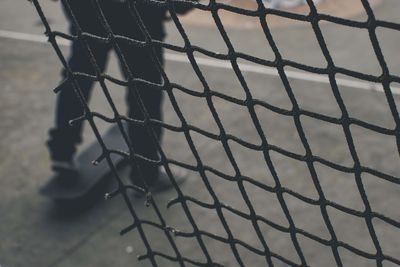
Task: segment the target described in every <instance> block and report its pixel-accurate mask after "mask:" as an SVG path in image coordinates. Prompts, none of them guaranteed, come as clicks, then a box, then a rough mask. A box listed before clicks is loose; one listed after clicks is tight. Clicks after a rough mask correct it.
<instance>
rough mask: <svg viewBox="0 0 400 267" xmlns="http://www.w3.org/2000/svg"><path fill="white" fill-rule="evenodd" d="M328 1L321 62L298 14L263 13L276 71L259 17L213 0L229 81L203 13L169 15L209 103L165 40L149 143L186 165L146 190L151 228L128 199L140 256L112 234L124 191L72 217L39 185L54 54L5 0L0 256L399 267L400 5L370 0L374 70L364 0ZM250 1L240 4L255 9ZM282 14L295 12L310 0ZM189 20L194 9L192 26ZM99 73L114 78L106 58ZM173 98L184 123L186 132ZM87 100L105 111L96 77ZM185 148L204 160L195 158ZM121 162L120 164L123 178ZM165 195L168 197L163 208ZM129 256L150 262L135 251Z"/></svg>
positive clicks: (24, 9) (129, 237) (174, 38)
mask: <svg viewBox="0 0 400 267" xmlns="http://www.w3.org/2000/svg"><path fill="white" fill-rule="evenodd" d="M211 2H212V1H211ZM217 2H219V1H217ZM254 2H255V1H254ZM326 2H329V0H326ZM334 2H335V1H333V0H332V1H331V3H321V4H320V5H317V10H319V9H318V8H326V9H323V10H324V12H325V13H326V12H329V11H331V12H333V13H332V14H329V15H332V16H336V17H340V18H341V19H340V20H338V21H336V20H332V19H330V17H328V16H326V17H323V18H322V21H320V22H319V23H318V29H319V31H320V34H321V35H322V36H323V40H325V42H326V49H327V51H329V55H330V56H331V59H332V61H333V62H334V66H335V67H334V68H332V66H330V68H331V69H328V68H327V66H328V64H327V54H326V53H324V50H323V49H321V37H320V38H317V37H316V33H315V27H317V25H316V24H314V29H313V27H312V24H311V23H310V22H301V21H298V20H294V19H292V18H284V19H282V18H276V17H279V14H280V13H279V14H270V15H268V16H267V17H268V19H271V25H272V26H271V28H270V29H269V32H270V33H271V36H272V38H273V40H274V43H275V44H276V47H277V48H278V49H279V53H280V54H281V56H282V59H283V61H282V62H285V63H284V67H282V65H279V64H278V65H279V66H278V68H277V67H276V66H275V65H276V62H278V63H279V60H278V61H275V59H276V50H274V48H273V47H272V48H271V43H270V42H269V41H268V38H267V37H266V34H265V32H264V31H263V28H262V27H261V26H260V25H259V23H257V18H250V19H246V20H243V21H239V23H235V21H234V20H233V21H232V14H230V13H229V12H228V11H226V10H224V9H222V11H220V12H219V14H220V15H221V22H222V24H224V23H226V24H227V25H228V26H227V27H226V28H225V30H226V33H227V36H229V40H230V41H231V43H232V46H233V47H234V49H235V51H236V52H237V53H241V55H247V56H245V57H240V56H239V57H237V58H235V60H234V62H237V69H238V70H240V74H241V75H242V76H240V75H239V77H238V73H237V72H236V73H235V67H232V64H231V61H230V60H231V59H232V58H229V54H228V52H229V51H228V48H227V45H226V43H225V42H226V41H224V40H223V38H222V37H221V34H220V32H219V31H218V27H216V26H215V23H210V21H211V22H212V16H211V14H210V11H199V10H196V11H194V12H193V14H189V15H188V16H187V17H185V18H182V24H183V27H184V29H185V32H186V33H187V35H188V38H189V40H190V42H191V44H192V45H193V46H197V47H200V48H202V49H204V50H206V51H212V52H213V53H203V52H204V51H203V50H202V51H203V52H202V51H195V52H194V54H193V56H194V59H195V61H196V62H197V64H198V68H199V69H198V71H200V72H201V73H202V75H203V77H204V79H205V81H206V82H207V86H208V88H209V89H210V90H211V91H212V92H213V93H212V96H211V97H210V99H211V102H212V105H213V107H214V110H211V109H210V106H209V103H208V102H207V98H206V97H205V95H204V87H205V86H204V81H202V80H201V79H199V75H198V72H196V71H195V70H194V68H193V67H192V64H190V63H189V62H188V56H187V55H186V54H185V53H181V52H177V51H171V50H169V49H166V54H165V58H166V65H165V72H166V75H167V76H168V78H169V80H170V82H171V83H173V84H179V85H181V87H180V88H181V89H179V88H174V89H173V90H172V95H173V98H174V101H171V96H170V95H168V94H167V93H166V92H165V95H164V106H163V110H164V122H165V123H166V124H168V125H170V126H174V127H169V128H166V129H164V137H163V141H162V149H163V151H164V152H165V155H166V157H167V158H168V160H169V164H168V165H170V166H173V167H174V168H185V169H187V170H188V171H189V176H188V181H187V182H186V183H184V184H183V185H181V186H180V190H181V192H180V193H179V192H178V191H177V190H175V189H172V190H169V191H167V192H164V193H160V194H155V195H154V203H156V206H157V208H158V209H159V210H160V213H161V215H162V218H163V220H164V221H165V223H160V220H159V218H158V216H157V214H156V212H155V209H154V207H153V205H150V206H149V207H147V206H146V205H145V203H144V202H145V199H143V198H142V199H137V198H135V197H134V196H133V194H128V197H129V202H130V203H131V204H132V207H133V209H134V211H135V214H137V216H138V217H139V218H140V221H142V222H144V223H142V224H141V227H142V229H143V232H144V234H145V237H146V240H147V241H148V244H149V247H150V248H151V251H149V250H147V249H146V246H144V244H143V236H141V235H140V233H139V232H138V230H137V229H131V230H130V231H128V232H127V233H126V234H124V235H122V236H119V232H120V231H121V230H122V229H125V228H126V227H129V226H130V225H132V224H133V223H134V222H133V219H132V215H131V212H130V211H129V210H128V208H127V206H126V203H125V201H124V199H123V198H122V196H121V194H119V195H117V196H116V197H115V198H112V199H110V200H107V201H105V200H104V201H102V202H101V203H98V204H97V205H96V206H95V207H93V208H92V209H90V210H88V211H87V212H85V213H83V214H81V215H79V216H75V217H71V216H63V215H62V214H60V213H59V212H57V210H55V209H54V205H53V203H51V201H49V200H48V199H45V198H43V197H41V196H40V195H39V194H38V189H39V187H40V186H41V185H42V184H43V183H45V182H46V180H47V179H48V177H49V176H50V169H49V168H50V160H49V156H48V153H47V150H46V148H45V146H44V144H45V141H46V138H47V131H48V129H49V128H50V127H51V125H52V123H53V112H54V108H55V107H54V106H55V97H56V95H55V94H54V93H53V92H52V90H53V89H54V88H55V87H56V86H57V84H58V83H59V81H60V70H61V67H62V65H61V63H60V61H59V59H58V58H57V56H56V54H55V53H54V51H53V49H52V47H51V46H50V45H49V44H48V43H46V37H45V36H44V35H43V32H44V28H43V25H42V23H41V22H40V20H39V17H38V15H37V12H36V10H35V7H34V6H33V5H32V4H30V3H28V2H25V1H18V2H16V1H13V0H3V1H2V2H1V3H0V6H1V8H0V25H1V26H0V59H1V64H0V88H1V97H0V121H1V122H2V126H1V131H0V174H1V176H0V178H1V179H0V194H1V201H0V214H1V216H0V225H1V226H0V237H1V242H0V266H1V267H9V266H10V267H11V266H12V267H15V266H77V267H79V266H153V265H154V262H156V264H157V265H158V266H181V265H184V266H198V265H200V263H201V264H203V265H207V264H208V265H222V266H272V265H273V266H338V265H340V264H341V265H342V266H390V267H391V266H398V265H399V264H400V258H399V256H398V255H400V229H399V227H400V211H399V209H398V203H399V200H400V186H399V183H400V164H399V142H398V141H396V138H397V140H398V139H399V130H398V129H399V117H398V113H397V111H396V107H397V106H398V105H399V103H400V102H399V101H400V96H399V94H400V89H399V88H400V83H399V82H400V78H399V77H400V60H399V56H398V43H399V41H400V31H399V29H400V26H399V25H398V24H397V23H400V21H399V17H398V10H399V8H400V2H398V1H396V0H383V1H370V2H371V4H372V5H371V11H373V14H374V16H375V19H376V20H378V21H388V22H390V23H386V24H385V23H381V24H379V26H378V27H376V28H373V27H371V28H373V30H372V32H373V33H376V38H377V40H379V47H380V49H379V50H380V51H382V55H383V57H384V61H385V64H386V66H387V68H388V70H389V73H387V72H385V71H383V70H382V58H383V57H382V56H380V55H379V54H378V56H377V55H376V52H377V51H376V50H375V51H374V48H375V49H376V46H375V47H374V45H376V44H377V42H376V43H374V42H371V40H370V34H371V32H369V31H368V29H367V28H365V27H367V26H366V24H363V23H364V22H365V21H367V20H368V18H369V19H370V24H368V25H371V24H373V23H374V21H371V15H368V14H367V12H366V10H365V8H364V7H363V6H362V3H366V2H367V1H354V2H357V3H358V4H355V6H352V11H351V12H350V11H348V10H347V11H346V12H343V10H342V11H341V9H340V8H339V7H337V6H336V8H331V7H327V6H324V5H328V6H329V5H334ZM39 3H40V5H41V7H42V8H43V11H44V14H45V15H46V17H47V19H48V21H49V24H50V26H51V27H52V30H58V31H62V32H67V22H66V20H65V18H64V15H63V13H62V12H61V8H60V3H58V2H52V1H39ZM224 3H225V2H224ZM238 3H239V2H238V1H230V2H229V1H228V2H227V3H226V4H227V5H233V6H235V5H239V4H238ZM202 4H204V2H202ZM253 4H254V3H252V4H251V5H250V6H249V7H247V6H246V8H253V7H254V6H255V7H257V4H254V6H253ZM341 4H343V1H337V5H339V6H340V5H341ZM306 7H307V6H306ZM344 7H345V6H342V9H343V8H344ZM367 11H368V9H367ZM291 12H294V13H295V14H298V16H301V15H307V14H308V13H309V12H310V8H304V7H303V8H299V9H295V10H292V11H291ZM296 12H298V13H296ZM304 12H306V13H304ZM227 13H229V14H227ZM231 13H232V12H231ZM191 15H196V16H200V17H201V16H203V17H202V18H203V20H204V21H203V23H200V24H199V23H196V22H195V19H191V18H190V16H191ZM234 15H235V16H238V17H241V16H243V15H240V14H236V13H234ZM270 17H271V18H270ZM268 19H267V20H268ZM349 19H350V20H351V23H348V22H346V21H347V20H349ZM254 21H255V22H254ZM314 22H315V23H316V20H314ZM352 26H357V27H352ZM363 27H364V28H363ZM167 32H168V36H167V39H166V41H165V42H166V43H169V44H172V45H174V46H176V47H183V46H184V41H183V39H182V37H181V35H180V33H179V32H178V31H177V29H176V27H175V25H174V22H173V21H169V22H168V24H167ZM374 36H375V35H374ZM57 41H58V43H59V45H60V48H61V51H62V52H63V54H64V56H65V57H67V56H68V52H69V42H67V41H66V40H65V39H62V38H59V37H57ZM224 55H228V57H224ZM258 59H261V60H258ZM282 62H281V63H282ZM274 64H275V65H274ZM268 65H271V66H268ZM280 67H282V69H281V72H278V71H277V69H279V68H280ZM332 71H335V75H334V77H333V76H332V77H331V81H330V80H329V74H331V73H332ZM106 72H107V74H108V75H110V76H112V77H116V78H118V79H121V80H122V79H123V78H122V75H121V74H120V70H119V67H118V60H117V57H116V55H115V53H113V54H111V55H110V62H109V64H108V68H107V71H106ZM283 72H284V74H282V73H283ZM383 72H384V73H385V75H382V73H383ZM321 73H324V74H321ZM282 75H283V77H286V78H287V80H285V79H282ZM355 77H358V78H355ZM332 78H335V81H336V83H335V82H333V81H332ZM243 81H245V86H244V83H243ZM382 81H383V83H382ZM332 83H333V84H334V85H332ZM335 84H336V85H337V86H335ZM382 84H384V85H385V86H382ZM106 85H107V87H108V90H109V91H110V93H111V95H112V98H113V101H114V103H115V104H116V106H117V108H118V110H119V111H120V112H121V113H122V114H123V113H125V110H126V103H125V100H124V95H125V88H124V87H122V86H119V85H117V84H115V83H112V82H111V81H108V80H106ZM182 88H183V90H182ZM288 89H289V90H288ZM246 90H247V92H246ZM249 95H251V99H252V100H249ZM175 101H176V105H177V106H178V107H179V109H180V110H181V112H182V116H183V118H185V120H186V121H187V123H188V124H189V125H190V130H189V133H190V137H191V139H192V143H190V142H188V141H187V136H185V129H184V127H183V128H182V122H181V118H179V116H178V115H177V113H176V107H174V105H175ZM249 102H251V103H252V105H248V103H249ZM249 106H251V107H250V108H249ZM89 107H90V109H91V110H92V111H96V112H99V113H101V114H104V115H105V116H108V117H113V111H112V110H111V109H110V108H109V104H108V103H107V101H106V99H105V98H104V95H103V94H102V92H101V90H100V86H99V85H98V84H96V88H95V90H94V91H93V96H92V101H91V102H90V104H89ZM344 110H345V111H346V112H344ZM213 112H214V113H213ZM215 114H218V120H216V119H215ZM255 117H256V118H257V120H255V119H254V118H255ZM257 121H258V122H257ZM95 123H96V124H97V125H98V126H99V129H100V131H101V132H104V131H105V130H106V129H107V128H108V127H109V124H108V123H106V122H104V121H102V120H101V119H95ZM221 125H222V126H223V129H224V133H223V134H221V127H220V126H221ZM176 129H179V130H176ZM260 132H262V133H263V134H260ZM84 136H85V144H87V143H89V142H91V141H94V140H95V139H94V136H93V133H92V131H91V129H90V127H89V125H86V126H85V132H84ZM349 144H350V145H349ZM191 145H192V146H194V147H195V149H196V151H197V152H198V157H199V158H200V159H201V163H202V166H205V167H203V168H202V167H199V162H198V158H197V157H196V156H195V155H194V153H193V148H192V147H191ZM227 147H228V148H229V149H228V153H227ZM232 159H234V164H232ZM238 171H239V172H240V177H241V178H240V179H238V177H239V176H238ZM128 173H129V171H128V169H123V170H121V171H120V173H119V174H120V177H121V178H122V179H123V181H125V182H128ZM210 188H211V189H212V190H211V191H210ZM128 192H129V191H128ZM171 199H177V201H175V202H174V204H173V205H171V206H170V207H169V208H167V203H169V201H170V200H171ZM184 199H185V201H184ZM182 202H184V203H185V205H186V206H185V207H186V208H187V210H185V209H184V208H182ZM150 204H151V203H150ZM188 211H190V214H191V217H192V218H193V221H194V222H195V224H196V225H195V226H194V225H193V223H192V222H190V220H189V219H188V214H187V213H188ZM146 222H154V223H155V224H151V223H146ZM168 238H170V239H168ZM199 239H201V241H199ZM171 240H172V241H171ZM171 243H173V244H175V247H173V246H172V245H171ZM177 251H178V252H179V255H180V256H181V257H177ZM154 253H155V254H154ZM158 253H159V254H158ZM137 255H147V257H145V259H143V260H141V261H138V260H137ZM210 259H211V261H210ZM152 260H154V262H153V264H152ZM179 262H180V263H181V265H180V263H179ZM211 263H212V264H211Z"/></svg>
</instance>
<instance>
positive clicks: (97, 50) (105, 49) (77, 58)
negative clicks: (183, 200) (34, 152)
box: [47, 0, 164, 179]
mask: <svg viewBox="0 0 400 267" xmlns="http://www.w3.org/2000/svg"><path fill="white" fill-rule="evenodd" d="M89 3H90V1H86V0H85V1H82V0H71V1H70V4H71V8H72V9H73V11H74V15H75V17H76V18H77V20H78V22H79V25H80V27H81V28H82V30H83V31H84V32H88V33H90V34H94V35H97V36H102V37H105V36H107V34H106V32H105V30H104V29H103V28H102V24H101V22H100V20H99V19H98V18H97V17H96V15H95V11H94V10H93V8H92V7H91V5H90V4H89ZM102 10H103V12H104V13H105V16H106V17H107V20H108V22H109V23H110V25H111V28H112V30H113V32H114V33H115V34H118V35H123V36H127V37H129V38H132V39H136V40H143V36H142V35H141V34H140V31H139V30H138V28H137V26H136V24H135V22H134V21H133V19H132V18H131V17H130V15H129V14H128V11H127V9H126V7H125V6H124V5H123V4H120V3H113V2H111V1H108V2H107V1H104V3H102ZM141 12H142V14H141V15H142V17H143V18H146V19H147V21H145V23H147V25H146V26H147V29H148V31H149V32H150V34H151V35H152V38H155V39H159V40H161V39H162V38H163V37H164V36H163V25H162V20H163V16H162V12H159V13H160V14H159V15H158V16H159V18H158V17H157V13H154V11H153V12H152V13H151V12H148V11H146V10H145V9H143V10H141ZM146 12H148V14H147V16H146ZM150 14H151V15H150ZM155 14H156V16H155ZM71 34H73V35H74V34H76V29H75V27H74V26H71ZM89 45H90V48H91V50H92V52H93V55H94V58H95V60H96V62H97V65H98V67H99V68H100V70H101V71H102V72H103V71H104V69H105V66H106V62H107V57H108V53H109V52H110V50H111V49H112V47H111V45H107V44H101V43H99V42H96V41H94V40H90V39H89ZM119 45H120V48H121V50H122V53H123V55H124V57H125V59H126V61H127V64H128V65H129V68H130V71H131V72H132V73H133V75H134V77H135V78H140V79H144V80H147V81H150V82H153V83H158V84H159V83H161V76H160V73H159V72H158V71H157V69H156V67H155V65H154V63H153V62H152V61H151V58H150V57H149V56H148V53H147V51H146V50H145V49H143V48H136V47H134V46H131V45H128V44H127V43H123V42H119ZM156 53H157V56H158V57H159V59H160V60H161V62H163V60H162V50H161V48H158V49H157V50H156ZM68 63H69V66H70V68H71V69H72V71H74V72H82V73H87V74H90V75H94V74H95V72H94V68H93V66H92V65H91V63H90V61H89V59H88V57H87V53H86V48H85V47H84V46H82V45H81V44H80V43H79V42H74V43H73V45H72V53H71V56H70V58H69V61H68ZM122 70H123V69H122ZM124 75H125V77H126V76H127V73H125V72H124ZM64 78H65V74H64ZM78 84H79V87H80V89H81V90H82V92H83V94H84V97H85V98H86V101H89V99H90V93H91V90H92V86H93V81H91V80H89V79H87V78H83V77H79V78H78ZM64 87H65V88H63V89H62V90H61V92H60V93H59V94H58V98H57V106H56V120H55V127H54V128H52V129H51V130H50V132H49V140H48V143H47V144H48V147H49V150H50V155H51V158H52V159H53V160H61V161H70V160H72V158H73V156H74V153H75V151H76V146H77V144H79V143H80V142H81V139H82V122H78V123H75V124H74V125H73V126H70V125H69V121H70V120H71V119H74V118H77V117H79V116H81V115H82V114H83V108H82V106H81V104H80V103H79V101H78V98H77V96H76V94H75V92H74V90H73V88H72V86H71V85H70V84H68V83H67V84H65V85H64ZM133 90H134V89H133V88H128V92H127V95H126V101H127V104H128V107H129V114H128V115H129V117H131V118H133V119H138V120H143V114H142V112H141V111H140V108H139V104H138V101H137V99H136V97H135V94H134V92H133ZM138 90H139V94H140V97H141V99H142V101H143V103H144V105H145V107H146V109H147V112H148V113H149V115H150V117H151V118H152V119H157V120H161V101H162V93H161V91H160V90H158V89H155V88H151V87H150V86H145V85H143V84H140V85H138ZM153 129H154V130H155V132H156V134H157V136H158V138H159V139H160V138H161V128H160V127H158V126H153ZM129 136H130V139H131V143H132V145H133V148H134V150H135V152H136V153H138V154H140V155H143V156H145V157H148V158H151V159H154V160H157V159H158V154H157V149H156V147H155V145H154V142H153V141H152V137H151V136H150V135H149V134H148V132H147V131H146V129H145V128H144V126H139V125H137V124H132V123H129ZM140 167H141V169H142V171H143V174H144V175H145V177H147V178H146V179H156V178H157V177H158V168H156V167H155V166H152V165H151V164H150V163H148V162H144V161H140ZM132 171H133V178H135V177H137V169H136V168H135V167H134V166H133V169H132Z"/></svg>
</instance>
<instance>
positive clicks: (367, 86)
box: [0, 30, 400, 95]
mask: <svg viewBox="0 0 400 267" xmlns="http://www.w3.org/2000/svg"><path fill="white" fill-rule="evenodd" d="M0 38H7V39H14V40H21V41H28V42H35V43H48V42H47V38H46V37H45V36H43V35H38V34H30V33H22V32H14V31H5V30H0ZM57 43H58V44H59V45H62V46H69V45H71V42H70V41H68V40H65V39H62V38H58V39H57ZM165 58H166V59H167V60H169V61H173V62H182V63H189V60H188V58H187V57H186V56H185V55H179V54H175V53H166V54H165ZM196 61H197V63H198V64H199V65H201V66H206V67H214V68H221V69H232V65H231V63H230V62H228V61H221V60H215V59H209V58H204V57H196ZM239 67H240V70H241V71H243V72H251V73H258V74H263V75H269V76H275V77H278V76H279V74H278V71H277V70H276V69H275V68H271V67H266V66H260V65H252V64H244V63H239ZM285 73H286V75H287V77H288V78H291V79H296V80H302V81H309V82H316V83H324V84H329V83H330V82H329V79H328V77H326V76H324V75H318V74H314V73H305V72H300V71H292V70H286V71H285ZM336 82H337V84H338V85H339V86H346V87H352V88H357V89H362V90H368V91H376V92H383V88H382V85H380V84H376V83H371V82H364V81H356V80H349V79H342V78H337V79H336ZM391 90H392V93H393V94H395V95H400V87H394V86H392V87H391Z"/></svg>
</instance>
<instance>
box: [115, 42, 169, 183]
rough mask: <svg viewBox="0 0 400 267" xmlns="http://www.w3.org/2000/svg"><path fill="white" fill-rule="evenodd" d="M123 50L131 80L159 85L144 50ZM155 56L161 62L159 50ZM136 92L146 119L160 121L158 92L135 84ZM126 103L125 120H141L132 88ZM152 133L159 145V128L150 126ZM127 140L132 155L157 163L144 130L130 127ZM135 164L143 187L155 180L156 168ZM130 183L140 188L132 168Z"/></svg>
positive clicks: (157, 158) (153, 145)
mask: <svg viewBox="0 0 400 267" xmlns="http://www.w3.org/2000/svg"><path fill="white" fill-rule="evenodd" d="M123 50H124V54H125V55H126V58H127V61H128V62H129V65H130V67H131V71H132V72H133V75H134V76H135V77H137V78H141V79H143V80H146V81H149V82H153V83H157V84H160V83H161V75H160V73H159V72H158V71H157V69H156V67H155V65H154V63H153V62H152V61H151V59H150V57H149V56H147V53H146V51H145V50H143V49H142V50H141V49H132V47H131V48H130V50H127V49H123ZM157 55H158V57H159V58H160V59H161V60H162V51H161V49H158V50H157ZM137 89H138V91H139V94H140V98H141V100H142V102H143V104H144V106H145V108H146V110H147V113H148V114H149V116H150V118H151V119H156V120H161V119H162V114H161V104H162V92H161V91H160V90H159V89H156V88H152V87H151V86H146V85H144V84H137ZM127 102H128V105H129V117H131V118H133V119H137V120H143V119H144V115H143V113H142V111H141V110H140V107H139V102H138V99H137V98H136V96H135V93H134V88H129V89H128V95H127ZM152 129H153V131H154V133H155V134H156V137H157V139H158V140H159V141H160V140H161V127H160V126H156V125H154V124H152ZM129 136H130V140H131V143H132V145H133V148H134V150H135V153H137V154H139V155H142V156H144V157H146V158H149V159H152V160H159V155H158V152H157V151H158V150H157V147H156V145H155V144H154V139H153V136H152V135H151V134H149V132H148V129H146V127H144V126H142V125H137V124H133V123H130V124H129ZM137 163H138V165H139V168H140V171H141V173H142V175H143V178H144V179H145V180H146V182H147V184H152V183H154V181H155V180H156V179H157V178H158V176H159V168H158V167H157V166H156V165H154V164H152V163H150V162H147V161H143V160H140V159H139V160H137ZM131 179H132V181H133V182H134V183H135V184H138V185H140V184H142V183H141V180H140V176H139V173H138V169H137V166H136V165H135V164H133V165H132V173H131Z"/></svg>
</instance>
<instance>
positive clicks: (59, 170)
mask: <svg viewBox="0 0 400 267" xmlns="http://www.w3.org/2000/svg"><path fill="white" fill-rule="evenodd" d="M51 169H52V170H53V172H54V179H56V180H57V182H59V183H60V184H62V185H65V186H68V185H72V184H75V183H76V181H77V179H78V176H79V174H78V170H77V168H76V167H75V164H74V163H73V162H71V161H53V162H52V165H51Z"/></svg>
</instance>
